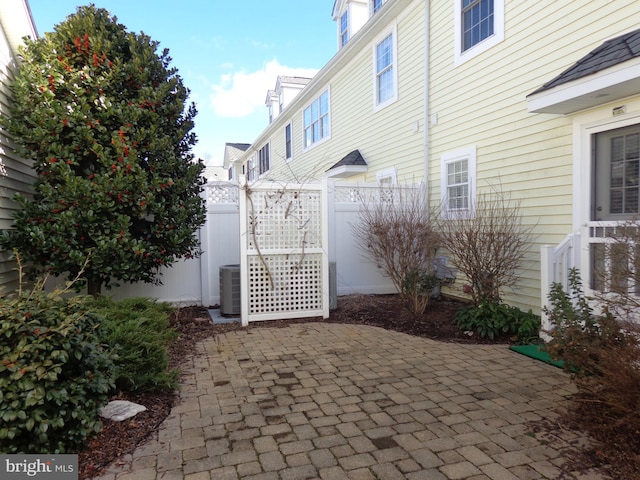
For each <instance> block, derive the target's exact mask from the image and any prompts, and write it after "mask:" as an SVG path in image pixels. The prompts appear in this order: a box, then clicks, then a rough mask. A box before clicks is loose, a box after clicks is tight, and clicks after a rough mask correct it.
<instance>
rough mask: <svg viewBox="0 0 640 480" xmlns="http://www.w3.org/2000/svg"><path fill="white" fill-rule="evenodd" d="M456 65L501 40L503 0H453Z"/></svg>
mask: <svg viewBox="0 0 640 480" xmlns="http://www.w3.org/2000/svg"><path fill="white" fill-rule="evenodd" d="M455 31H456V42H455V43H456V48H455V55H456V57H455V62H456V64H461V63H464V62H465V61H467V60H469V59H470V58H473V57H475V56H477V55H479V54H480V53H482V52H484V51H486V50H488V49H489V48H491V47H493V46H494V45H496V44H497V43H500V42H501V41H502V40H504V0H455Z"/></svg>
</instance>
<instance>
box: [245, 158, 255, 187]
mask: <svg viewBox="0 0 640 480" xmlns="http://www.w3.org/2000/svg"><path fill="white" fill-rule="evenodd" d="M245 174H246V175H247V180H248V181H250V182H252V181H253V180H255V179H256V161H255V157H252V158H251V159H250V160H249V161H248V162H247V168H246V171H245Z"/></svg>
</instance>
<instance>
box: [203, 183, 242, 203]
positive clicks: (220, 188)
mask: <svg viewBox="0 0 640 480" xmlns="http://www.w3.org/2000/svg"><path fill="white" fill-rule="evenodd" d="M205 189H206V192H207V203H210V204H237V203H238V186H237V185H234V184H230V183H208V184H206V185H205Z"/></svg>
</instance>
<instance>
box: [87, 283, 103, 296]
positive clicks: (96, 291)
mask: <svg viewBox="0 0 640 480" xmlns="http://www.w3.org/2000/svg"><path fill="white" fill-rule="evenodd" d="M101 290H102V281H101V280H99V279H97V278H88V279H87V294H89V295H91V296H92V297H93V298H98V297H99V296H100V293H101Z"/></svg>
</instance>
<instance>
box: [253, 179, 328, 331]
mask: <svg viewBox="0 0 640 480" xmlns="http://www.w3.org/2000/svg"><path fill="white" fill-rule="evenodd" d="M327 225H328V221H327V186H326V183H322V184H314V185H285V186H279V185H278V184H276V183H274V182H268V183H260V182H257V183H254V184H252V185H250V186H248V187H246V188H244V189H242V190H241V192H240V244H241V247H240V262H241V268H240V271H241V318H242V325H247V324H248V323H249V322H252V321H259V320H277V319H283V318H301V317H319V316H322V317H323V318H328V317H329V259H328V254H327V252H328V247H327V245H328V232H327Z"/></svg>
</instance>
